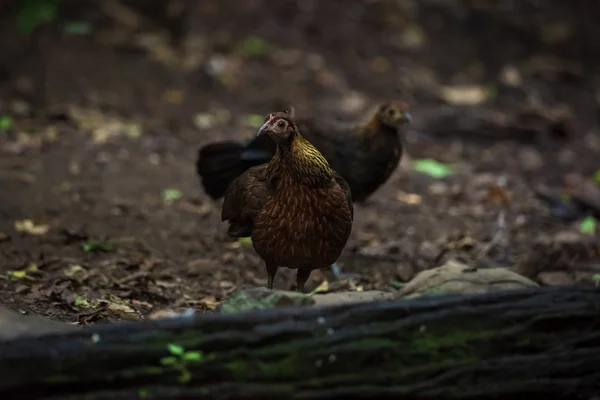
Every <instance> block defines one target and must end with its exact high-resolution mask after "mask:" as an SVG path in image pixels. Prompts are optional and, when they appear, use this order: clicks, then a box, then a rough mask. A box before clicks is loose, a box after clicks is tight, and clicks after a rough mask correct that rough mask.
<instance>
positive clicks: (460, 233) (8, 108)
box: [0, 0, 600, 323]
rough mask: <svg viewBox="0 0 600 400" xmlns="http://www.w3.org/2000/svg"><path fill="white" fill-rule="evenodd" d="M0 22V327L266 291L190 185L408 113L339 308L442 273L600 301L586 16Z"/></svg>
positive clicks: (68, 1) (241, 247)
mask: <svg viewBox="0 0 600 400" xmlns="http://www.w3.org/2000/svg"><path fill="white" fill-rule="evenodd" d="M0 15H1V21H0V31H1V34H0V278H1V279H0V303H2V304H4V305H7V306H8V307H10V308H13V309H16V310H22V311H29V312H34V313H37V314H43V315H48V316H51V317H53V318H56V319H61V320H65V321H75V322H80V323H88V322H94V321H102V320H114V319H121V318H141V317H142V316H145V315H147V314H149V313H151V312H154V311H156V310H159V309H163V308H168V309H180V308H185V307H194V308H197V309H200V310H202V309H212V308H214V306H215V304H217V303H218V302H219V301H221V300H223V299H224V298H226V297H227V296H228V295H230V294H231V293H232V292H233V291H234V290H235V289H236V288H239V287H241V286H245V285H246V286H257V285H265V283H266V274H265V272H264V265H263V263H262V261H261V260H260V259H259V257H258V256H257V255H256V253H255V252H254V250H253V249H252V246H251V244H250V243H249V242H248V241H234V240H232V239H230V238H228V237H227V234H226V231H227V227H226V224H224V223H222V222H221V221H220V204H221V202H220V201H218V202H215V201H212V200H210V199H209V198H208V197H207V196H206V195H205V194H204V192H203V191H202V187H201V186H200V182H199V179H198V176H197V175H196V172H195V166H194V163H195V161H196V157H197V151H198V148H199V146H201V145H203V144H206V143H208V142H210V141H214V140H219V139H235V140H244V139H246V138H250V137H252V136H253V135H254V134H255V132H256V129H257V127H258V126H260V125H261V124H262V120H263V118H264V115H265V114H267V113H269V112H271V111H274V110H275V109H281V107H282V105H288V104H292V105H293V106H294V107H295V110H296V113H297V114H298V115H301V116H311V117H319V116H326V117H331V116H335V117H336V118H340V119H349V120H351V119H355V118H358V117H360V116H362V115H364V112H365V111H366V110H368V109H370V108H371V107H372V106H373V105H376V104H377V103H379V102H381V101H385V100H404V101H406V102H407V103H408V104H409V105H410V108H411V113H412V115H413V118H414V120H413V123H412V125H410V126H409V127H408V128H406V129H404V135H405V140H406V149H405V156H404V158H403V160H402V163H401V165H400V167H399V168H398V169H397V170H396V172H395V173H394V175H393V176H392V177H391V178H390V180H389V181H388V182H387V183H386V184H385V185H384V186H383V187H382V188H381V189H379V190H378V191H377V192H375V194H374V195H373V196H372V197H371V198H370V199H369V200H368V201H367V203H366V204H365V205H362V206H361V205H357V206H356V209H355V223H354V228H353V233H352V236H351V238H350V240H349V242H348V245H347V247H346V249H345V250H344V252H343V254H342V256H341V258H340V260H339V263H340V266H341V267H342V269H343V270H344V272H354V273H359V274H360V275H361V279H360V280H359V281H358V282H357V283H353V285H354V286H353V290H357V289H358V290H368V289H381V290H386V291H389V290H395V289H397V288H399V287H401V286H402V285H403V283H405V282H407V281H409V280H410V279H411V278H413V277H414V275H415V274H416V273H417V272H418V271H421V270H424V269H428V268H432V267H435V266H438V265H441V264H443V263H444V261H445V260H447V259H449V258H456V259H459V260H463V261H464V262H465V263H468V264H469V265H473V266H479V267H486V266H503V267H508V268H511V269H513V270H515V271H517V272H519V273H521V274H523V275H525V276H527V277H530V278H532V279H534V280H535V281H537V282H538V283H541V284H545V285H558V284H567V283H572V282H577V283H584V284H594V283H597V282H598V281H600V275H598V273H599V272H600V267H599V265H600V264H599V262H598V258H599V257H600V252H599V247H598V230H597V229H596V218H598V215H599V214H600V195H598V188H599V187H600V134H599V129H600V124H599V123H600V76H599V75H598V70H599V68H598V66H599V65H600V63H599V60H600V58H599V56H600V45H599V44H600V28H599V27H598V26H599V24H598V21H600V6H599V5H598V3H597V2H595V1H591V0H589V1H588V0H581V1H577V2H574V1H572V2H569V1H558V0H557V1H534V0H529V1H527V0H521V1H516V0H515V1H510V0H504V1H491V0H489V1H484V0H478V1H475V0H471V1H469V0H418V1H417V0H362V1H361V0H327V1H316V0H296V1H294V0H275V1H266V0H263V1H261V0H246V1H238V0H236V1H234V0H218V1H217V0H214V1H213V0H204V1H183V0H179V1H178V0H160V1H151V0H148V1H141V0H139V1H124V0H120V1H119V0H105V1H85V2H84V1H79V0H62V1H56V0H21V1H16V0H14V1H9V0H6V1H3V2H0ZM422 160H426V161H425V162H420V163H419V164H418V165H420V167H419V169H418V170H417V169H416V168H415V165H416V164H415V162H416V161H422ZM325 278H326V276H325V275H324V273H320V272H318V271H316V272H314V273H313V274H312V280H311V281H309V282H308V283H307V288H308V289H312V288H314V287H316V286H317V285H318V284H319V282H320V281H322V280H323V279H325ZM293 280H294V273H293V272H292V271H290V272H289V273H288V271H281V272H280V273H279V275H278V278H277V281H276V286H277V287H279V288H281V289H289V288H290V287H291V285H292V282H293Z"/></svg>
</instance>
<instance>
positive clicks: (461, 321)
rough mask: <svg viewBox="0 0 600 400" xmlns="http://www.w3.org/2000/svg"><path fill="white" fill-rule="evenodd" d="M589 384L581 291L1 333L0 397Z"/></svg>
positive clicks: (364, 392)
mask: <svg viewBox="0 0 600 400" xmlns="http://www.w3.org/2000/svg"><path fill="white" fill-rule="evenodd" d="M182 348H183V351H184V353H183V354H180V353H181V351H182ZM184 359H185V361H182V360H184ZM599 393H600V291H599V290H594V289H591V288H590V289H582V288H558V289H556V288H554V289H534V290H519V291H511V292H503V293H496V294H486V295H475V296H473V295H471V296H439V297H428V298H419V299H414V300H404V301H394V302H377V303H364V304H350V305H340V306H331V307H326V308H289V309H275V310H267V311H260V312H252V313H246V314H237V315H235V314H234V315H217V314H204V315H198V316H195V317H188V318H184V317H182V318H176V319H165V320H158V321H144V322H138V323H132V322H127V323H118V324H107V325H97V326H91V327H87V328H85V329H83V330H80V331H77V332H68V333H61V334H48V335H44V336H39V337H35V338H20V339H16V340H13V341H10V342H4V343H0V398H2V399H33V398H35V399H38V398H39V399H42V398H60V399H67V398H77V399H135V398H160V399H175V398H178V399H181V398H202V399H247V398H256V399H296V398H302V399H334V398H335V399H337V398H344V399H358V398H371V397H373V398H379V399H382V398H384V399H385V398H410V399H413V398H419V399H424V398H426V399H477V400H484V399H500V398H502V399H509V398H510V399H528V398H530V397H531V396H534V395H539V396H546V398H551V399H557V398H564V399H570V400H573V399H590V398H592V397H593V396H594V395H597V394H599ZM540 398H542V397H540Z"/></svg>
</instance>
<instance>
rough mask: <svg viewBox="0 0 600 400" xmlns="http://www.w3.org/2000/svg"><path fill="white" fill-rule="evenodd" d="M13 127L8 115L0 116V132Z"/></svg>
mask: <svg viewBox="0 0 600 400" xmlns="http://www.w3.org/2000/svg"><path fill="white" fill-rule="evenodd" d="M12 127H13V120H12V118H11V117H10V116H8V115H2V116H0V131H8V130H9V129H10V128H12Z"/></svg>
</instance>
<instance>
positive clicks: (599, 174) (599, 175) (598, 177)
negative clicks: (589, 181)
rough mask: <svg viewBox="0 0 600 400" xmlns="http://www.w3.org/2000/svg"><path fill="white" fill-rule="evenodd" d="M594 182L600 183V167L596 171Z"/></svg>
mask: <svg viewBox="0 0 600 400" xmlns="http://www.w3.org/2000/svg"><path fill="white" fill-rule="evenodd" d="M593 179H594V182H596V183H597V184H599V185H600V169H599V170H598V171H596V172H594V178H593Z"/></svg>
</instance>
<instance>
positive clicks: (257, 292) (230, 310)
mask: <svg viewBox="0 0 600 400" xmlns="http://www.w3.org/2000/svg"><path fill="white" fill-rule="evenodd" d="M313 304H315V301H314V300H313V298H312V297H310V296H308V295H306V294H302V293H298V292H290V291H284V290H270V289H267V288H265V287H257V288H249V289H239V290H237V291H235V292H234V293H233V294H232V295H231V297H229V298H228V299H227V300H225V301H223V302H222V303H220V304H219V305H218V306H217V308H216V311H217V312H220V313H222V314H236V313H241V312H246V311H253V310H259V309H265V308H276V307H294V306H311V305H313Z"/></svg>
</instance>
